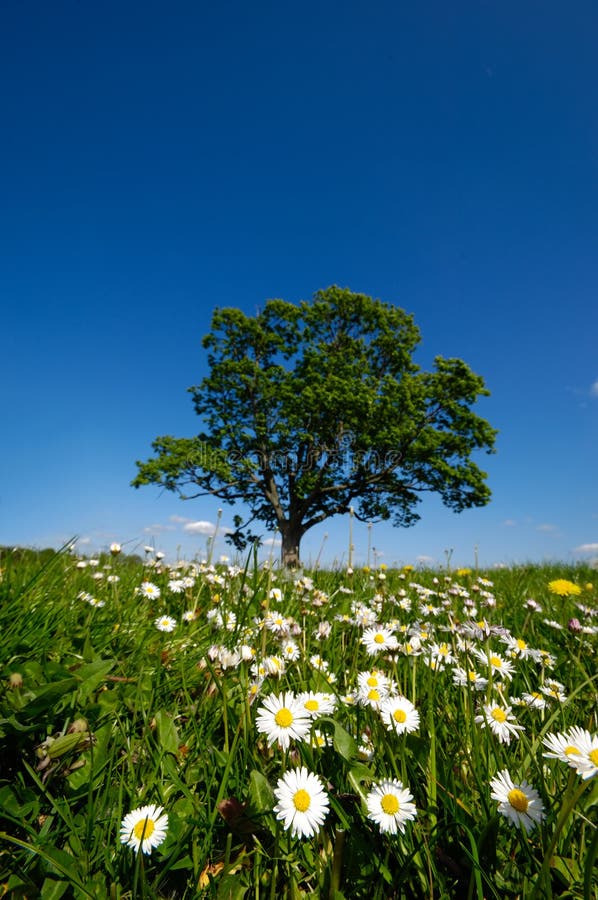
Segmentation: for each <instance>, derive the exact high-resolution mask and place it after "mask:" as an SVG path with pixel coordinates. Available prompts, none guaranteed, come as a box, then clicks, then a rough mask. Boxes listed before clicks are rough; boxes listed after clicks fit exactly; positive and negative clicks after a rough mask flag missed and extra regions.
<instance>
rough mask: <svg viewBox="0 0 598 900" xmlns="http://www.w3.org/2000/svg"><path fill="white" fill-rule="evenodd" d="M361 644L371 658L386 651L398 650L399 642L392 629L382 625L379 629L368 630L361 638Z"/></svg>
mask: <svg viewBox="0 0 598 900" xmlns="http://www.w3.org/2000/svg"><path fill="white" fill-rule="evenodd" d="M361 643H362V644H363V645H364V646H365V649H366V652H367V653H368V655H369V656H375V654H376V653H381V652H383V651H386V650H396V649H397V647H398V646H399V642H398V641H397V639H396V637H395V636H394V634H393V631H392V629H391V628H388V627H387V626H386V625H381V626H380V627H379V628H366V630H365V631H364V632H363V635H362V637H361Z"/></svg>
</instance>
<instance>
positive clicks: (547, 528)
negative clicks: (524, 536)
mask: <svg viewBox="0 0 598 900" xmlns="http://www.w3.org/2000/svg"><path fill="white" fill-rule="evenodd" d="M536 531H543V532H544V533H545V534H554V533H555V532H556V531H558V527H557V526H556V525H549V524H548V523H544V524H543V525H536Z"/></svg>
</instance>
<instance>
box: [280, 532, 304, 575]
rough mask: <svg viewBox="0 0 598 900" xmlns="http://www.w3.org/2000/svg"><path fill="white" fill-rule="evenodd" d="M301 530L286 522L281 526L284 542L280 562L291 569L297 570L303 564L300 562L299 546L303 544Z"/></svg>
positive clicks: (281, 535)
mask: <svg viewBox="0 0 598 900" xmlns="http://www.w3.org/2000/svg"><path fill="white" fill-rule="evenodd" d="M301 535H302V532H301V528H300V527H299V526H298V525H295V523H294V522H288V521H287V522H284V523H283V524H282V525H281V526H280V537H281V540H282V546H281V553H280V561H281V563H282V565H283V566H285V567H286V568H289V569H297V568H298V567H299V566H300V565H301V563H300V560H299V544H300V543H301Z"/></svg>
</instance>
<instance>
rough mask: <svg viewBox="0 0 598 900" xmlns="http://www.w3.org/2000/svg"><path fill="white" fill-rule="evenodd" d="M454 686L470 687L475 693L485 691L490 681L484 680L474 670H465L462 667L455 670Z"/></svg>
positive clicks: (456, 667)
mask: <svg viewBox="0 0 598 900" xmlns="http://www.w3.org/2000/svg"><path fill="white" fill-rule="evenodd" d="M453 684H456V685H458V686H459V687H466V686H467V685H470V687H471V688H473V690H474V691H485V690H486V687H487V685H488V679H487V678H482V676H481V675H479V674H478V673H477V672H476V671H475V670H474V669H464V668H462V666H455V668H454V669H453Z"/></svg>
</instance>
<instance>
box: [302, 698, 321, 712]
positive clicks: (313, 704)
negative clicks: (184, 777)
mask: <svg viewBox="0 0 598 900" xmlns="http://www.w3.org/2000/svg"><path fill="white" fill-rule="evenodd" d="M305 708H306V709H309V710H310V711H311V712H315V710H317V709H319V708H320V704H319V703H318V701H317V700H306V701H305Z"/></svg>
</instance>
